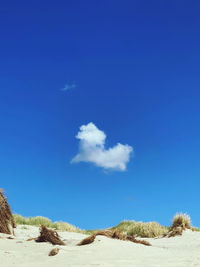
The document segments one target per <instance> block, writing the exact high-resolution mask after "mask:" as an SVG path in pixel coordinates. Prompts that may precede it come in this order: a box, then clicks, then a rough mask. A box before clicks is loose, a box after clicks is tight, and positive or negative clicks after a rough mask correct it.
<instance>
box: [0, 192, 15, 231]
mask: <svg viewBox="0 0 200 267" xmlns="http://www.w3.org/2000/svg"><path fill="white" fill-rule="evenodd" d="M15 227H16V225H15V222H14V218H13V216H12V213H11V210H10V206H9V205H8V202H7V200H6V198H5V196H4V194H3V190H0V233H4V234H10V235H14V228H15Z"/></svg>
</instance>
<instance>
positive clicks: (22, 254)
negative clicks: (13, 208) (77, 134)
mask: <svg viewBox="0 0 200 267" xmlns="http://www.w3.org/2000/svg"><path fill="white" fill-rule="evenodd" d="M15 233H16V237H15V238H14V239H13V240H12V239H7V237H8V236H9V235H4V234H0V266H1V267H12V266H15V267H19V266H20V267H65V266H73V267H76V266H93V267H94V266H108V267H109V266H113V267H114V266H115V267H116V266H120V267H124V266H132V267H133V266H134V267H165V266H166V267H167V266H171V267H179V266H180V267H184V266H187V267H190V266H200V232H192V231H190V230H187V231H185V232H184V234H183V236H177V237H174V238H160V239H152V238H146V239H145V240H147V241H149V242H150V243H151V244H152V246H151V247H147V246H144V245H141V244H135V243H132V242H128V241H121V240H114V239H109V238H107V237H105V236H97V238H96V240H95V241H94V243H92V244H89V245H85V246H80V247H79V246H76V244H77V243H78V242H80V241H81V240H82V239H83V238H85V237H86V235H83V234H78V233H69V232H59V235H60V236H61V238H62V240H64V242H66V244H67V245H66V246H53V245H51V244H49V243H36V242H34V241H26V240H27V239H28V238H31V237H37V236H38V234H39V228H38V227H34V226H18V227H17V229H16V231H15ZM55 247H59V248H60V251H59V253H58V254H57V255H56V256H52V257H50V256H48V254H49V252H50V250H51V249H52V248H55Z"/></svg>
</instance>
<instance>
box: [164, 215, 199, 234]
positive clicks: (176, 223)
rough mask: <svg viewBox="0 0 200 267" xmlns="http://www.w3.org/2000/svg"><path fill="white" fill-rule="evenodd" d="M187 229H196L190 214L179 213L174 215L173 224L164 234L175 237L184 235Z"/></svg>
mask: <svg viewBox="0 0 200 267" xmlns="http://www.w3.org/2000/svg"><path fill="white" fill-rule="evenodd" d="M186 229H191V230H193V229H196V228H194V227H192V226H191V219H190V216H189V215H187V214H186V213H177V214H175V215H174V217H173V220H172V225H171V226H170V227H169V230H168V233H167V234H165V235H164V236H167V237H174V236H180V235H182V233H183V231H184V230H186Z"/></svg>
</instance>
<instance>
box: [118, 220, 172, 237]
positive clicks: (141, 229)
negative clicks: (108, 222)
mask: <svg viewBox="0 0 200 267" xmlns="http://www.w3.org/2000/svg"><path fill="white" fill-rule="evenodd" d="M114 229H117V230H119V231H121V232H122V233H124V234H127V235H130V236H138V237H153V238H154V237H159V236H162V235H164V234H166V233H167V231H168V230H167V227H165V226H162V225H160V224H159V223H157V222H146V223H143V222H135V221H123V222H121V223H120V224H119V225H117V226H116V227H114Z"/></svg>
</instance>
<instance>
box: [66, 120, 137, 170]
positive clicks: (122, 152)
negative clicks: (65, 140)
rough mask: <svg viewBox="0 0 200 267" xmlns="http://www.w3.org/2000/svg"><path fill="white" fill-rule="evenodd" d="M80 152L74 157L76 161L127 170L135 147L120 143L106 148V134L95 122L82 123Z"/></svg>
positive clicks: (78, 135)
mask: <svg viewBox="0 0 200 267" xmlns="http://www.w3.org/2000/svg"><path fill="white" fill-rule="evenodd" d="M76 138H77V139H79V140H80V141H79V153H78V154H77V155H76V156H75V157H74V158H73V159H72V161H71V162H72V163H74V162H81V161H83V162H91V163H94V164H95V165H96V166H99V167H102V168H104V169H112V170H120V171H125V170H126V165H127V163H128V162H129V159H130V154H131V152H132V151H133V148H132V147H131V146H129V145H122V144H120V143H118V144H117V145H115V146H114V147H111V148H108V149H106V148H105V140H106V134H105V133H104V132H103V131H101V130H99V129H98V128H97V127H96V126H95V125H94V123H92V122H90V123H88V124H87V125H82V126H81V127H80V131H79V132H78V134H77V136H76Z"/></svg>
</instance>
